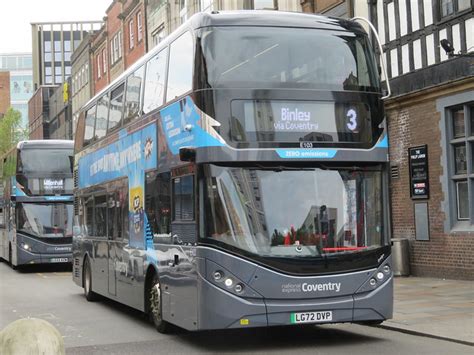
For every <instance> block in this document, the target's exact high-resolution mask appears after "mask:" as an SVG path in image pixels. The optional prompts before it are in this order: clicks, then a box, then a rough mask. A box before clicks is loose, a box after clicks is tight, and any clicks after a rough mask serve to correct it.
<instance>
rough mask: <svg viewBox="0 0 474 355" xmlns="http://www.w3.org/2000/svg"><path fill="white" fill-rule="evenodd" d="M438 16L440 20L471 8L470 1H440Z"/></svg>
mask: <svg viewBox="0 0 474 355" xmlns="http://www.w3.org/2000/svg"><path fill="white" fill-rule="evenodd" d="M439 7H440V8H439V14H440V17H441V19H442V18H444V17H447V16H450V15H453V14H455V13H457V12H461V11H464V10H467V9H469V8H470V7H471V0H440V1H439Z"/></svg>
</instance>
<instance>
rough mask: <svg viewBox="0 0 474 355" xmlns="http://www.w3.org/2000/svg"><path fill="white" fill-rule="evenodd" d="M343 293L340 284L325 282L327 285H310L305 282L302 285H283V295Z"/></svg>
mask: <svg viewBox="0 0 474 355" xmlns="http://www.w3.org/2000/svg"><path fill="white" fill-rule="evenodd" d="M328 291H334V292H336V293H337V292H339V291H341V283H340V282H325V283H308V282H304V283H302V284H291V283H287V284H284V285H281V292H283V293H300V292H328Z"/></svg>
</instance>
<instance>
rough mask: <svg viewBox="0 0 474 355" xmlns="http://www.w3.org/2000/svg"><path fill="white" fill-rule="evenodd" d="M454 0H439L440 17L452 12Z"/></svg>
mask: <svg viewBox="0 0 474 355" xmlns="http://www.w3.org/2000/svg"><path fill="white" fill-rule="evenodd" d="M453 1H454V0H441V3H440V5H441V17H444V16H448V15H451V14H452V13H453V12H454V5H453Z"/></svg>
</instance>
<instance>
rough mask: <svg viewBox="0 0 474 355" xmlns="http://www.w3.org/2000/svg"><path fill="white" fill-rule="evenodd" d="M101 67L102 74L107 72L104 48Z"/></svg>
mask: <svg viewBox="0 0 474 355" xmlns="http://www.w3.org/2000/svg"><path fill="white" fill-rule="evenodd" d="M102 67H103V68H102V69H103V70H104V74H105V73H107V54H106V53H105V48H104V49H102Z"/></svg>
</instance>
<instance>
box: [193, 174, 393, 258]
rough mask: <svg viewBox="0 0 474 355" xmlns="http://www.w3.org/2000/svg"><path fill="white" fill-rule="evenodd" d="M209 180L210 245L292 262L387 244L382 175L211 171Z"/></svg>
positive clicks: (207, 235) (207, 233) (206, 193)
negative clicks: (229, 247)
mask: <svg viewBox="0 0 474 355" xmlns="http://www.w3.org/2000/svg"><path fill="white" fill-rule="evenodd" d="M205 174H206V175H205V176H204V177H203V180H204V181H203V183H204V187H205V190H204V196H203V197H204V200H203V203H204V206H203V210H202V213H203V218H204V230H203V237H204V238H205V239H206V242H213V243H216V244H220V245H230V246H233V247H236V248H239V249H241V250H245V251H248V252H251V253H253V254H257V255H260V256H273V257H288V258H304V257H321V256H322V255H323V254H329V253H354V252H359V251H362V250H367V249H371V248H377V247H380V246H381V245H383V244H384V240H383V209H382V174H381V172H380V171H359V170H329V169H324V170H323V169H317V168H315V169H305V170H300V171H294V170H291V169H288V170H286V169H285V168H278V169H275V170H271V169H249V168H230V167H219V166H215V165H211V166H210V169H208V170H207V171H206V173H205ZM282 186H286V187H288V188H282ZM290 187H291V188H290ZM282 201H284V202H282ZM285 206H291V208H285ZM295 246H299V248H295Z"/></svg>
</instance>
